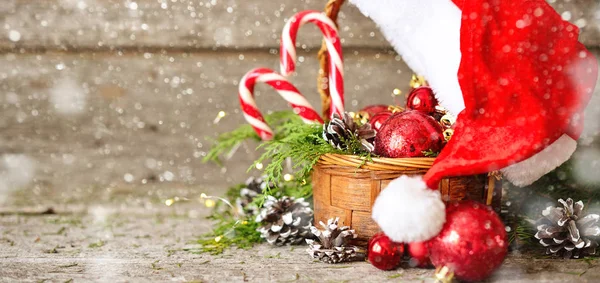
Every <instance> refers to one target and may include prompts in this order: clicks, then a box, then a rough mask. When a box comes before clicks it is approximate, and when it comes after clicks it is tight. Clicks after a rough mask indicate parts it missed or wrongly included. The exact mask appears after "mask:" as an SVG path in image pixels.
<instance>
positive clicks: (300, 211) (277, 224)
mask: <svg viewBox="0 0 600 283" xmlns="http://www.w3.org/2000/svg"><path fill="white" fill-rule="evenodd" d="M312 219H313V211H312V209H311V208H310V207H309V206H308V202H305V201H304V199H303V198H299V199H297V200H296V199H294V198H292V197H282V198H280V199H276V198H274V197H272V196H268V197H267V200H266V201H265V204H264V207H263V209H262V210H261V211H260V213H259V214H258V215H257V216H256V222H260V224H261V226H260V227H259V228H258V231H259V232H260V234H261V237H262V238H264V239H266V240H267V242H268V243H269V244H272V245H276V246H283V245H297V244H300V243H302V242H303V241H304V239H306V238H307V237H309V236H310V223H311V222H312Z"/></svg>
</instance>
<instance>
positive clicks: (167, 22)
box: [0, 0, 600, 193]
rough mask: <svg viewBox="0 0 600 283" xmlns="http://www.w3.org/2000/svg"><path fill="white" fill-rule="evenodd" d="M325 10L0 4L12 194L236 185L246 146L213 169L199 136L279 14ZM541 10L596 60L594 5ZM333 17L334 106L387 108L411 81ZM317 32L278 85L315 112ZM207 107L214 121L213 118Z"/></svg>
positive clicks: (591, 1)
mask: <svg viewBox="0 0 600 283" xmlns="http://www.w3.org/2000/svg"><path fill="white" fill-rule="evenodd" d="M325 2H326V1H324V0H323V1H321V0H302V1H300V0H280V1H267V0H263V1H258V0H255V1H251V0H244V1H241V0H219V1H217V0H211V1H208V0H206V1H188V0H135V1H129V0H38V1H33V0H3V1H2V4H1V5H0V21H1V22H2V25H0V27H1V29H2V31H1V32H0V53H1V54H0V110H1V111H2V115H1V116H0V153H1V154H4V155H6V154H16V155H24V156H26V157H27V158H29V160H31V161H33V162H32V164H33V165H31V166H30V167H31V169H32V170H35V175H34V176H35V177H34V180H33V182H32V183H29V184H27V185H25V184H24V183H23V184H19V185H20V186H29V187H32V188H34V190H33V191H34V192H35V193H43V192H44V191H47V190H52V189H53V188H54V189H56V188H60V190H62V191H64V192H69V191H72V190H90V189H97V188H106V187H108V188H110V187H115V186H120V185H124V184H131V185H140V184H152V183H156V182H174V183H176V184H178V185H181V186H202V187H204V188H208V189H214V190H217V189H224V188H225V187H226V186H227V184H231V183H238V182H241V181H244V180H245V178H246V176H247V175H246V173H245V171H246V169H247V168H248V166H249V165H250V164H251V161H252V160H254V159H255V158H256V153H255V150H254V147H255V146H256V145H255V144H251V143H249V144H244V145H243V146H242V147H241V148H240V149H239V150H238V151H237V152H236V153H235V155H233V158H232V159H231V160H228V161H226V162H225V167H223V168H219V167H217V166H215V165H213V164H202V163H201V159H202V157H203V156H204V155H205V153H206V151H207V150H208V148H209V146H210V142H207V140H206V137H214V136H216V135H217V134H218V133H221V132H225V131H228V130H231V129H233V128H235V127H237V126H238V125H240V124H241V123H244V122H243V119H242V117H241V114H240V113H239V111H238V100H237V84H238V80H239V78H240V77H241V76H242V75H243V74H244V73H245V72H246V71H248V70H250V69H251V68H254V67H259V66H266V67H271V68H277V66H278V55H277V54H278V45H279V38H280V32H281V29H282V27H283V25H284V23H285V21H286V20H287V18H289V17H290V16H291V15H292V14H294V13H296V12H298V11H301V10H306V9H316V10H322V8H323V6H324V4H325ZM551 4H552V5H553V6H554V7H555V8H556V9H557V11H558V12H559V13H560V14H561V15H562V16H563V18H565V19H568V20H570V21H571V22H573V23H575V24H577V25H579V26H581V27H582V34H581V40H582V41H583V42H584V43H585V44H586V45H587V46H588V47H589V48H591V49H592V50H593V51H594V52H595V54H596V55H598V54H599V50H600V49H599V48H600V5H599V4H598V1H597V0H571V1H568V0H553V1H551ZM339 22H340V29H341V35H342V37H343V44H344V47H345V50H344V52H345V60H346V67H345V72H346V78H347V80H346V83H345V84H346V89H347V94H346V101H347V108H348V109H349V110H357V109H358V108H359V107H360V106H364V105H367V104H373V103H392V102H393V100H392V99H393V98H392V96H391V93H392V90H393V89H395V88H400V89H403V90H406V89H407V88H408V80H409V78H410V76H411V74H412V72H411V71H410V70H409V69H408V68H407V67H406V65H405V64H404V63H403V62H402V60H401V58H400V57H399V56H397V55H396V54H395V52H393V50H391V49H390V46H389V44H388V43H387V42H386V41H385V39H384V38H383V37H382V36H381V34H380V33H379V32H378V30H377V28H376V26H375V25H374V24H373V23H372V22H371V21H370V20H369V19H367V18H365V17H363V16H362V15H361V14H360V13H359V12H358V11H357V9H355V8H354V7H352V6H350V5H346V6H345V7H344V9H343V10H342V13H341V15H340V21H339ZM320 37H321V36H320V34H319V32H318V31H317V29H316V28H313V27H305V28H303V29H302V30H301V32H300V34H299V37H298V38H299V40H298V41H299V44H300V46H301V49H302V50H301V51H299V55H300V64H299V66H298V73H297V74H296V75H294V76H293V78H292V80H293V82H294V83H295V84H296V85H297V86H298V87H299V89H300V90H301V91H302V92H303V93H304V94H305V95H306V96H307V97H308V98H309V100H311V101H314V103H313V104H315V105H316V104H317V103H318V95H317V94H316V91H315V78H316V72H317V61H316V59H315V56H316V51H317V47H318V46H320ZM276 96H277V95H276V94H275V93H274V92H272V91H271V90H269V89H268V88H266V87H263V86H260V87H259V88H258V91H257V97H258V98H257V99H258V104H259V106H260V107H261V108H262V109H264V110H265V111H266V110H281V109H286V106H285V104H284V103H283V101H282V100H281V99H279V98H275V97H276ZM65 100H66V102H65ZM73 100H74V101H76V102H77V103H76V105H75V107H73V105H71V104H70V103H71V102H72V101H73ZM599 100H600V99H599V97H598V92H597V93H596V96H595V98H594V101H593V102H592V104H591V106H590V108H589V109H588V112H587V115H586V121H588V125H587V126H586V133H585V135H584V138H583V140H582V142H583V143H588V144H589V143H592V142H593V140H594V137H597V135H598V133H599V132H600V124H599V123H598V122H597V121H598V120H600V109H599V108H600V103H599ZM65 103H66V104H65ZM219 111H225V112H226V113H227V115H226V116H225V117H224V118H223V119H221V120H220V121H219V122H218V123H215V118H216V116H217V113H218V112H219ZM0 166H2V165H0ZM4 166H5V167H6V166H8V165H6V164H4ZM599 166H600V165H599ZM0 169H1V168H0ZM0 189H1V186H0ZM60 190H59V191H60Z"/></svg>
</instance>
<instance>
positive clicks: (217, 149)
mask: <svg viewBox="0 0 600 283" xmlns="http://www.w3.org/2000/svg"><path fill="white" fill-rule="evenodd" d="M265 121H266V122H267V124H269V125H271V126H273V127H274V128H273V129H274V131H275V136H274V139H279V138H281V137H282V136H285V133H284V132H283V130H282V129H280V127H281V126H282V125H283V124H285V123H286V122H288V121H301V119H300V118H299V117H298V115H296V114H295V113H294V112H293V111H278V112H273V113H271V114H267V115H265ZM246 140H254V141H260V137H259V136H258V134H256V132H255V131H254V129H253V128H252V126H250V125H249V124H243V125H241V126H240V127H238V128H237V129H235V130H233V131H231V132H227V133H223V134H221V135H219V136H218V137H217V139H216V140H213V146H212V147H211V149H210V150H209V151H208V153H207V154H206V156H205V157H204V158H203V159H202V162H214V163H216V164H218V165H221V159H220V157H221V156H223V155H225V154H227V153H228V152H230V151H231V150H232V149H234V148H235V147H236V146H238V145H239V144H240V143H242V142H244V141H246Z"/></svg>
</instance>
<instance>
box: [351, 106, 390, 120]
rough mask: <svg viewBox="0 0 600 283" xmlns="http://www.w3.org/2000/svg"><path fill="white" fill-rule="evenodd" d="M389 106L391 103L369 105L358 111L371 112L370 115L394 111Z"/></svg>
mask: <svg viewBox="0 0 600 283" xmlns="http://www.w3.org/2000/svg"><path fill="white" fill-rule="evenodd" d="M389 107H390V106H389V105H384V104H376V105H369V106H366V107H364V108H363V109H361V110H360V111H358V113H360V112H365V113H367V114H369V117H373V116H375V114H378V113H381V112H392V111H390V110H389Z"/></svg>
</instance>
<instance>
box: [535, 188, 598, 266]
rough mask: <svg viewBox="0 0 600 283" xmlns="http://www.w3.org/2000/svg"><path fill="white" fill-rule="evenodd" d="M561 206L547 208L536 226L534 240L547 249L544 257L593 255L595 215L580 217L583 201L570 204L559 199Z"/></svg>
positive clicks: (596, 235)
mask: <svg viewBox="0 0 600 283" xmlns="http://www.w3.org/2000/svg"><path fill="white" fill-rule="evenodd" d="M558 202H560V204H561V205H562V207H552V206H549V207H547V208H546V209H544V211H543V212H542V215H543V216H544V217H543V218H542V219H541V220H540V225H539V226H538V227H537V229H538V232H537V233H536V234H535V237H536V238H537V239H539V240H540V244H542V245H543V246H544V247H547V249H546V254H556V255H559V256H562V257H564V258H571V257H574V258H579V257H580V256H585V255H593V254H596V247H598V242H597V238H594V237H598V236H600V227H598V219H599V218H600V216H599V215H598V214H588V215H586V216H583V215H582V214H581V212H582V211H583V202H582V201H578V202H576V203H573V200H572V199H570V198H568V199H567V200H566V201H564V200H562V199H559V200H558Z"/></svg>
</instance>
